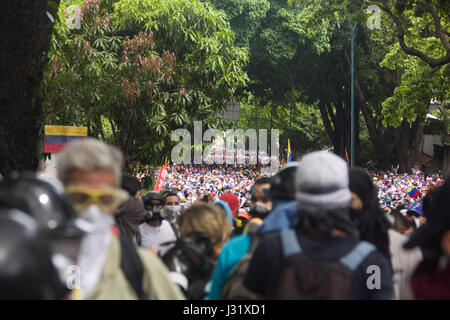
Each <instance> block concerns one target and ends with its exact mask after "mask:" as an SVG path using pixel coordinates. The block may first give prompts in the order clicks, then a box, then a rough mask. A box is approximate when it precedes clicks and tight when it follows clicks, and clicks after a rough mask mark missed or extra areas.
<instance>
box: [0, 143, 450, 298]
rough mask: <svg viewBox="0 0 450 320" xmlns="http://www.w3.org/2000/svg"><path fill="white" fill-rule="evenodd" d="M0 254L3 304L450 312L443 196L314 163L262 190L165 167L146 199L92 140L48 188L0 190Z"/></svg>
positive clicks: (242, 180) (208, 173)
mask: <svg viewBox="0 0 450 320" xmlns="http://www.w3.org/2000/svg"><path fill="white" fill-rule="evenodd" d="M0 249H1V250H0V252H1V253H2V255H1V256H0V298H2V299H94V300H97V299H99V300H103V299H118V300H122V299H164V300H165V299H169V300H175V299H189V300H202V299H206V300H218V299H359V300H391V299H397V300H409V299H450V261H449V257H450V183H449V182H448V180H447V179H445V177H443V176H442V175H439V174H437V173H436V174H433V175H430V176H428V175H425V174H424V173H423V172H422V171H421V170H419V169H418V168H417V167H415V168H413V169H412V170H411V172H410V173H406V174H405V173H399V172H398V168H397V169H396V168H392V170H389V171H377V170H371V171H367V170H365V169H363V168H360V167H351V168H349V166H348V164H347V163H346V162H345V161H344V160H343V159H341V158H340V157H338V156H336V155H334V154H333V153H330V152H324V151H319V152H312V153H309V154H306V155H304V156H303V157H302V158H301V159H300V161H299V162H298V163H297V162H293V163H288V164H287V165H285V166H284V167H283V168H281V169H280V171H279V172H278V173H277V174H275V175H274V176H271V177H267V176H264V175H262V174H261V173H260V171H259V170H258V168H256V167H250V166H244V165H240V166H233V165H226V166H218V165H214V166H206V165H205V166H204V165H189V166H187V165H172V166H170V167H169V168H168V171H167V175H166V177H165V183H164V188H163V190H162V191H161V192H154V191H150V192H143V187H142V183H141V181H140V179H138V178H137V177H133V176H129V175H127V174H124V172H123V156H122V154H121V153H120V152H119V151H118V150H117V149H116V148H115V147H113V146H110V145H107V144H105V143H103V142H101V141H98V140H96V139H91V138H88V139H83V140H76V141H73V142H71V143H69V144H68V145H67V146H66V147H65V148H64V150H63V152H62V153H61V154H60V156H59V162H58V174H57V177H49V176H46V175H42V174H36V173H21V174H14V175H10V176H5V177H4V178H3V180H2V181H1V182H0ZM68 268H72V269H73V271H74V272H72V273H70V272H67V270H68ZM72 269H71V270H72ZM30 279H33V280H32V281H30Z"/></svg>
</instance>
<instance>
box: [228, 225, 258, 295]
mask: <svg viewBox="0 0 450 320" xmlns="http://www.w3.org/2000/svg"><path fill="white" fill-rule="evenodd" d="M249 234H250V236H251V244H250V249H249V251H248V252H247V253H246V254H245V256H244V257H243V258H242V259H241V260H239V262H238V263H237V264H236V265H235V266H234V267H233V269H232V270H231V272H230V275H229V276H228V279H227V281H226V282H225V284H224V286H223V288H222V292H221V294H220V299H221V300H254V299H256V298H257V297H256V295H255V294H254V293H252V292H251V291H249V290H248V289H247V288H246V287H244V283H243V282H244V277H245V274H246V273H247V269H248V267H249V265H250V261H251V259H252V257H253V252H255V249H256V247H257V246H258V243H259V240H260V237H259V236H258V235H257V234H256V233H249Z"/></svg>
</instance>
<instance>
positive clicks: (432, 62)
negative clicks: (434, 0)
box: [381, 0, 450, 68]
mask: <svg viewBox="0 0 450 320" xmlns="http://www.w3.org/2000/svg"><path fill="white" fill-rule="evenodd" d="M382 3H383V5H382V7H381V9H382V10H383V11H384V12H386V13H387V14H388V15H389V17H391V19H392V20H393V21H394V22H395V25H396V27H397V31H398V32H397V37H398V41H399V44H400V47H401V48H402V50H403V52H405V53H406V54H408V55H412V56H416V57H418V58H419V59H421V60H422V61H424V62H425V63H426V64H428V65H429V66H430V67H432V68H435V67H439V66H443V65H445V64H447V63H449V62H450V51H449V49H448V47H447V45H448V40H447V39H445V41H444V42H442V41H443V40H442V37H441V36H440V40H441V42H442V44H443V45H444V48H445V49H446V50H447V55H446V56H444V57H440V58H437V59H434V58H431V57H430V56H427V55H426V54H425V53H423V52H422V51H419V50H417V49H415V48H412V47H408V46H407V45H406V43H405V34H406V32H405V29H404V27H403V25H402V22H401V21H400V19H399V18H398V17H397V16H396V15H394V14H393V13H392V11H391V9H389V7H388V5H387V4H386V1H385V0H382ZM433 12H434V10H433ZM436 18H437V19H438V20H439V18H438V17H437V15H436ZM433 19H434V18H433ZM435 24H436V22H435ZM439 28H440V30H441V35H442V36H444V35H443V31H442V28H441V27H440V22H439ZM436 32H437V30H436ZM446 43H447V44H446Z"/></svg>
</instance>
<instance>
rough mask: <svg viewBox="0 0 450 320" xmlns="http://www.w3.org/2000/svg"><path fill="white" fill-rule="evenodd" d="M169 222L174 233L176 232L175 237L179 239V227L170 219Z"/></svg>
mask: <svg viewBox="0 0 450 320" xmlns="http://www.w3.org/2000/svg"><path fill="white" fill-rule="evenodd" d="M168 222H169V224H170V227H171V228H172V231H173V233H175V237H176V238H177V239H178V238H179V234H178V228H177V227H176V226H175V224H173V223H172V222H170V221H168Z"/></svg>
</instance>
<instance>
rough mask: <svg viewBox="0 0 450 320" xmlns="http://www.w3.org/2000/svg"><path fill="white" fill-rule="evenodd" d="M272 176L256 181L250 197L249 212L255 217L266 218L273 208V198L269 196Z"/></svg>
mask: <svg viewBox="0 0 450 320" xmlns="http://www.w3.org/2000/svg"><path fill="white" fill-rule="evenodd" d="M269 191H270V178H267V177H262V178H259V179H258V180H256V181H255V184H254V185H253V190H252V197H251V199H250V212H249V214H250V215H251V216H252V217H254V218H260V219H264V218H265V217H266V216H267V215H268V214H269V212H270V210H271V209H272V198H271V197H270V196H269Z"/></svg>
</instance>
